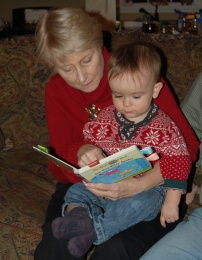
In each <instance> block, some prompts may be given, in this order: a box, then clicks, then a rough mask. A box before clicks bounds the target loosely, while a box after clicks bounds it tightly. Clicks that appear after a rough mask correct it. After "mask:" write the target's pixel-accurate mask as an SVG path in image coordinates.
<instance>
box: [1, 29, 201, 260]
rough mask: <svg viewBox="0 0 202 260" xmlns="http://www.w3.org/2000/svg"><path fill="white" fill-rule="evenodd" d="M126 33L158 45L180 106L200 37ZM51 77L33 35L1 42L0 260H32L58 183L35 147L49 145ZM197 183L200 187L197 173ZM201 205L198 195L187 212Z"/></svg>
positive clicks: (196, 65) (194, 69) (196, 63)
mask: <svg viewBox="0 0 202 260" xmlns="http://www.w3.org/2000/svg"><path fill="white" fill-rule="evenodd" d="M126 35H127V36H130V37H132V38H138V39H146V40H148V41H152V42H154V43H156V44H157V45H158V46H159V47H160V49H161V50H162V52H163V54H164V55H165V57H166V62H165V70H164V76H165V77H166V78H167V80H168V81H169V83H170V85H171V87H172V89H173V91H174V93H175V95H176V98H177V99H178V101H179V102H181V101H182V100H183V99H184V97H185V95H186V93H187V91H188V90H189V87H190V86H191V85H192V82H193V81H194V79H195V78H196V76H197V75H198V73H199V72H200V70H201V68H202V59H201V57H202V36H194V35H186V34H185V35H184V34H182V35H178V36H173V35H163V34H162V35H160V34H159V35H158V34H144V33H141V32H133V31H120V32H116V33H113V34H112V37H125V36H126ZM109 39H110V37H109V38H108V39H107V41H108V40H109ZM108 43H109V42H108ZM109 46H110V44H109V45H108V47H109ZM52 74H53V71H52V70H51V69H49V68H48V67H47V66H46V65H45V64H44V63H43V62H41V61H39V60H38V59H37V57H36V54H35V41H34V35H24V36H14V37H11V38H10V39H1V40H0V129H1V131H2V133H3V135H4V137H5V144H4V146H3V147H2V150H1V151H0V241H1V245H0V257H1V259H13V260H15V259H23V260H24V259H27V260H29V259H33V255H34V250H35V248H36V246H37V244H38V243H39V241H40V240H41V235H42V232H41V225H42V224H43V222H44V218H45V212H46V207H47V205H48V202H49V200H50V198H51V194H52V193H53V192H54V189H55V184H56V180H55V179H54V178H53V177H52V176H51V174H50V173H49V171H48V168H47V161H46V159H44V158H43V157H42V156H41V155H40V154H38V153H37V152H35V151H33V149H32V146H33V145H37V144H41V145H44V146H48V142H49V141H48V131H47V125H46V119H45V110H44V91H45V86H46V83H47V81H48V79H49V78H50V77H51V75H52ZM168 105H169V104H168ZM194 181H195V182H196V183H197V184H200V182H201V175H200V174H199V171H196V174H195V179H194ZM199 205H200V204H199V200H198V198H197V197H196V199H195V200H194V202H193V203H192V204H191V205H190V207H189V210H188V214H189V213H190V212H192V210H193V209H194V208H196V207H198V206H199Z"/></svg>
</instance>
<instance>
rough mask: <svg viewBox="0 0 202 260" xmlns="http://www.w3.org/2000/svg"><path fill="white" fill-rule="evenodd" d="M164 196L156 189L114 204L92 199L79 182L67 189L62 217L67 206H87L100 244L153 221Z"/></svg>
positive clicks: (95, 197) (98, 198) (108, 201)
mask: <svg viewBox="0 0 202 260" xmlns="http://www.w3.org/2000/svg"><path fill="white" fill-rule="evenodd" d="M164 197H165V192H164V190H163V189H162V188H161V187H155V188H153V189H151V190H149V191H145V192H142V193H139V194H137V195H135V196H133V197H131V198H126V199H119V200H115V201H114V200H109V199H105V198H102V197H98V196H95V195H94V194H93V193H91V192H90V191H88V190H87V189H86V188H85V186H84V185H83V184H82V183H78V184H75V185H73V186H71V187H70V188H69V189H68V191H67V193H66V195H65V197H64V200H65V203H64V204H63V206H62V215H63V216H64V215H65V212H66V210H65V208H66V206H67V205H68V204H71V205H77V206H83V207H86V209H87V212H88V215H89V217H90V218H91V219H92V220H93V224H94V228H95V231H96V234H97V240H96V241H95V242H94V244H95V245H99V244H101V243H103V242H105V241H106V240H108V239H109V238H110V237H112V236H114V235H115V234H117V233H119V232H121V231H123V230H125V229H127V228H128V227H130V226H133V225H135V224H137V223H139V222H141V221H149V220H152V219H154V218H155V217H156V216H157V214H158V213H159V211H160V209H161V207H162V204H163V202H164Z"/></svg>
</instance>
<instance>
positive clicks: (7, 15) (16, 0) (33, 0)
mask: <svg viewBox="0 0 202 260" xmlns="http://www.w3.org/2000/svg"><path fill="white" fill-rule="evenodd" d="M37 6H53V7H65V6H71V7H78V8H83V7H84V6H85V0H73V1H72V0H0V17H1V18H3V20H4V21H10V22H12V9H14V8H20V7H37Z"/></svg>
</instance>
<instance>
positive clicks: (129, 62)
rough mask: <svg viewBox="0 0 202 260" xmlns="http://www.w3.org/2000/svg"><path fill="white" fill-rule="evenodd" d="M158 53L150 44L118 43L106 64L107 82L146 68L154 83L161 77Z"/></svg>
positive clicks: (137, 42)
mask: <svg viewBox="0 0 202 260" xmlns="http://www.w3.org/2000/svg"><path fill="white" fill-rule="evenodd" d="M161 66H162V60H161V55H160V51H159V50H158V48H157V46H155V45H153V44H152V43H148V42H143V41H130V42H120V44H116V47H115V48H114V49H113V51H112V53H111V56H110V59H109V62H108V78H109V80H110V79H112V78H115V77H117V76H119V75H121V74H125V73H134V72H137V71H141V69H142V68H145V67H146V68H148V69H149V70H150V71H151V72H152V75H153V79H154V81H155V82H158V81H159V80H160V77H161Z"/></svg>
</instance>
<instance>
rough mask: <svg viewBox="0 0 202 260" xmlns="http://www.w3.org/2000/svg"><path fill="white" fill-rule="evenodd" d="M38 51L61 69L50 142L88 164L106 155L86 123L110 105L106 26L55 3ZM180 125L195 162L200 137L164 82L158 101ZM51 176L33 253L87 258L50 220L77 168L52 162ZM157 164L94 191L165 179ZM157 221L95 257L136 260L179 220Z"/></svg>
mask: <svg viewBox="0 0 202 260" xmlns="http://www.w3.org/2000/svg"><path fill="white" fill-rule="evenodd" d="M36 44H37V51H38V54H39V56H40V58H42V59H43V60H44V61H45V62H46V63H47V64H48V65H49V66H51V67H53V68H54V70H55V72H56V74H55V75H54V76H53V77H52V78H51V79H50V80H49V82H48V84H47V87H46V98H45V106H46V116H47V124H48V129H49V135H50V147H51V149H52V151H53V152H54V153H55V154H57V156H59V157H62V158H63V159H64V160H67V161H68V162H70V163H72V164H74V165H77V166H80V167H82V166H84V165H87V164H89V163H90V162H92V161H94V160H99V159H101V158H103V157H104V155H103V151H102V150H101V149H100V148H98V147H96V146H93V145H90V144H84V138H83V133H82V131H83V126H84V124H85V123H87V122H88V121H89V120H91V119H93V118H95V117H96V116H97V114H98V113H99V111H100V110H101V109H103V108H104V107H106V106H109V105H111V104H112V98H111V92H110V88H109V84H108V79H107V62H108V59H109V53H108V51H107V49H106V48H105V47H103V35H102V30H101V27H100V25H99V23H98V22H97V20H96V18H95V17H92V16H90V15H88V14H87V13H86V12H84V11H82V10H80V9H73V8H63V9H56V10H53V11H51V12H49V14H47V15H45V16H44V17H43V18H42V19H41V20H40V22H39V23H38V26H37V29H36ZM154 103H156V104H157V105H158V106H159V107H160V108H161V109H162V110H163V111H164V112H166V113H167V114H168V115H170V116H171V117H172V118H173V119H174V120H175V121H176V123H177V124H178V125H179V127H180V129H181V131H182V133H183V135H184V137H185V139H186V142H187V145H188V149H189V152H190V154H191V157H192V160H193V161H195V160H196V156H197V148H198V141H197V139H196V137H195V135H194V133H193V131H192V130H191V128H190V127H189V125H188V123H187V121H186V119H185V117H184V116H183V114H182V112H181V110H180V109H179V107H178V106H177V104H176V102H175V100H174V97H173V96H172V94H171V91H170V89H169V87H168V86H167V85H166V83H165V82H164V87H163V89H162V92H161V95H160V97H159V98H157V99H155V100H154ZM166 104H169V106H168V105H166ZM49 169H50V172H51V173H52V175H53V176H54V177H55V178H56V179H57V180H58V184H57V186H56V191H55V193H54V194H53V196H52V198H51V200H50V204H49V206H48V209H47V215H46V219H45V223H44V225H43V227H42V228H43V238H42V241H41V242H40V243H39V245H38V247H37V249H36V251H35V259H40V260H41V259H49V260H50V259H57V260H59V259H61V260H62V259H86V257H81V258H75V257H73V256H71V255H70V253H69V252H68V249H67V247H66V243H65V241H62V240H57V239H56V238H55V237H54V236H53V234H52V230H51V223H52V221H53V219H55V218H56V217H59V216H61V206H62V204H63V202H64V200H63V198H64V195H65V194H66V191H67V189H68V188H69V187H70V186H71V185H72V184H73V183H77V182H81V179H80V178H79V177H77V176H75V175H74V174H73V173H72V172H68V171H66V170H64V169H62V168H59V167H57V166H55V165H54V164H53V163H51V162H49ZM162 181H163V178H162V175H161V172H160V167H159V165H158V164H156V167H155V168H153V169H152V170H150V171H148V172H147V174H145V175H144V176H143V177H141V178H132V179H130V180H124V181H122V183H121V184H120V183H115V184H101V183H99V184H93V183H91V184H89V185H88V189H89V190H90V191H91V192H93V193H94V194H95V195H97V196H102V197H106V198H109V199H112V200H116V199H119V198H127V197H131V196H133V195H135V194H138V193H140V192H142V191H145V190H148V189H150V188H152V187H154V186H156V185H159V184H160V183H162ZM176 224H177V222H175V223H170V224H168V225H167V227H166V228H162V227H161V225H160V220H159V216H157V217H156V218H155V219H154V220H152V221H149V222H141V223H139V224H137V225H135V226H133V227H131V228H129V229H127V230H125V231H124V232H121V233H119V234H118V235H116V236H114V237H113V238H111V239H110V240H108V241H107V242H106V243H103V244H101V245H99V246H96V247H95V250H94V252H93V254H92V255H91V257H90V259H91V260H93V259H96V260H99V259H100V260H101V259H102V260H103V259H106V260H107V259H116V260H119V259H122V260H123V259H124V260H127V259H139V258H140V256H142V255H143V254H144V253H145V252H146V251H147V250H148V249H149V248H150V247H151V246H152V245H153V244H154V243H155V242H157V241H158V240H159V239H160V238H161V237H163V236H164V235H165V234H166V233H167V232H169V231H170V230H172V229H173V228H174V227H175V226H176Z"/></svg>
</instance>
